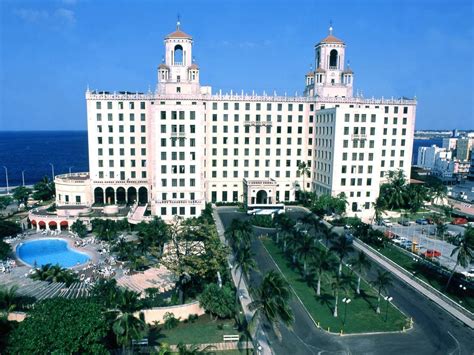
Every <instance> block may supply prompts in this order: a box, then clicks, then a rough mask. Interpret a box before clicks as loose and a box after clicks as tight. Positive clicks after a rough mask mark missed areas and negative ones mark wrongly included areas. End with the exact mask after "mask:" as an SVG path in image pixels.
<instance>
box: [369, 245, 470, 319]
mask: <svg viewBox="0 0 474 355" xmlns="http://www.w3.org/2000/svg"><path fill="white" fill-rule="evenodd" d="M377 251H378V252H379V253H380V254H382V255H384V256H386V257H387V258H389V259H390V260H392V261H393V262H395V263H397V264H398V265H400V266H401V267H403V268H404V269H405V270H407V271H410V272H415V274H416V277H418V278H419V279H420V280H423V281H425V282H426V283H428V284H429V285H431V286H432V287H434V288H435V289H437V290H438V291H440V292H442V293H444V294H445V295H446V296H448V297H449V298H451V299H452V300H453V301H455V302H458V303H459V304H460V305H462V306H463V307H465V308H466V309H468V310H469V311H471V312H474V298H473V297H462V298H461V297H459V295H457V294H454V293H451V292H446V290H445V286H446V281H445V280H444V279H441V278H438V277H435V276H434V275H432V274H429V273H428V271H427V270H425V269H424V268H422V267H420V266H421V265H420V263H419V262H417V261H414V260H413V258H412V257H410V256H409V255H407V254H406V253H404V252H403V251H402V250H400V248H399V247H397V246H395V245H391V244H387V245H386V246H385V247H384V248H379V249H377ZM415 260H416V259H415Z"/></svg>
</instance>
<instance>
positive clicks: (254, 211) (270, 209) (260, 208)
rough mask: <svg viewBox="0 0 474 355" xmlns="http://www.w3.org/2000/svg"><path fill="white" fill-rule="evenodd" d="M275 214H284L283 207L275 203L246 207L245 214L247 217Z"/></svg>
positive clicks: (281, 204)
mask: <svg viewBox="0 0 474 355" xmlns="http://www.w3.org/2000/svg"><path fill="white" fill-rule="evenodd" d="M275 213H277V214H281V213H285V205H284V204H283V203H277V204H274V205H263V204H256V205H249V206H247V214H249V215H253V216H255V215H273V214H275Z"/></svg>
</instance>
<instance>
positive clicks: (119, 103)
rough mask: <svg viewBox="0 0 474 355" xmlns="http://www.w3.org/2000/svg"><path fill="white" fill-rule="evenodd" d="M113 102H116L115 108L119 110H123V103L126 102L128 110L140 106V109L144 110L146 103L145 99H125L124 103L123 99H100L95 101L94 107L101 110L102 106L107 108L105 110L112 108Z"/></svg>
mask: <svg viewBox="0 0 474 355" xmlns="http://www.w3.org/2000/svg"><path fill="white" fill-rule="evenodd" d="M114 103H116V104H117V105H116V106H117V108H118V109H119V110H123V109H124V107H125V105H127V104H128V108H129V109H130V110H134V109H135V107H136V108H140V110H145V108H146V103H145V101H141V102H140V103H138V102H135V101H127V102H126V103H125V105H124V103H123V101H107V102H102V101H96V103H95V108H96V109H97V110H101V109H102V107H104V108H107V110H112V109H113V108H114V106H115V105H114Z"/></svg>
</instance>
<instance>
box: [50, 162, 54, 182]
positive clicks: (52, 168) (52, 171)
mask: <svg viewBox="0 0 474 355" xmlns="http://www.w3.org/2000/svg"><path fill="white" fill-rule="evenodd" d="M49 165H51V174H52V176H53V180H52V181H54V164H53V163H49Z"/></svg>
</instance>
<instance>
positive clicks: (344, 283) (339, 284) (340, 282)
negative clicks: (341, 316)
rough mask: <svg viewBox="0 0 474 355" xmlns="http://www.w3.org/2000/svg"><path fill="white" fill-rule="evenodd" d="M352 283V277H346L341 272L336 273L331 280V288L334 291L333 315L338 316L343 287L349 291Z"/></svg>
mask: <svg viewBox="0 0 474 355" xmlns="http://www.w3.org/2000/svg"><path fill="white" fill-rule="evenodd" d="M349 285H350V278H348V277H344V276H342V275H340V274H335V275H334V277H333V279H332V281H331V288H332V290H333V292H334V312H333V316H334V317H337V311H338V305H339V291H340V290H341V289H342V290H343V291H345V292H346V293H347V289H348V287H349Z"/></svg>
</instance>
